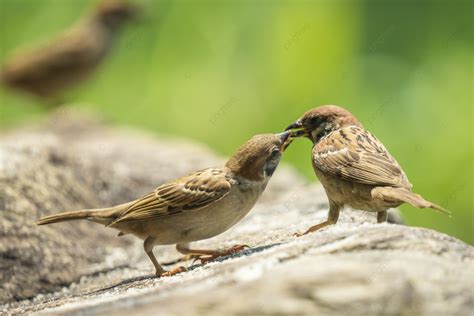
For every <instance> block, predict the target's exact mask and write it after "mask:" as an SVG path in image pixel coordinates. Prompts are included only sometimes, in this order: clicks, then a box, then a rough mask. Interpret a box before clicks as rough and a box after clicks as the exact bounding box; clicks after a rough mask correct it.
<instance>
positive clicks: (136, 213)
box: [37, 132, 291, 276]
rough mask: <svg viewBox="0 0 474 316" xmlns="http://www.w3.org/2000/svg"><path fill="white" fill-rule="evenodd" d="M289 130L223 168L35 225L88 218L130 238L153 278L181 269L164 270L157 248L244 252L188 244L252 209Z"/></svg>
mask: <svg viewBox="0 0 474 316" xmlns="http://www.w3.org/2000/svg"><path fill="white" fill-rule="evenodd" d="M289 134H290V133H289V132H284V133H281V134H262V135H256V136H254V137H252V138H251V139H250V140H248V141H247V142H246V143H244V144H243V145H242V146H241V147H240V148H239V149H238V150H237V151H236V152H235V154H234V155H233V156H232V157H230V158H229V160H227V162H226V163H225V165H224V166H222V167H217V168H208V169H203V170H200V171H196V172H194V173H192V174H190V175H187V176H184V177H182V178H179V179H176V180H174V181H170V182H168V183H165V184H163V185H160V186H159V187H157V188H156V189H155V190H154V191H153V192H151V193H150V194H147V195H145V196H144V197H142V198H139V199H137V200H134V201H131V202H128V203H124V204H121V205H117V206H113V207H110V208H101V209H90V210H80V211H71V212H64V213H59V214H56V215H50V216H46V217H43V218H40V219H39V220H38V221H37V224H38V225H45V224H51V223H57V222H63V221H70V220H78V219H87V220H89V221H92V222H95V223H99V224H103V225H105V226H107V227H111V228H115V229H117V230H119V234H118V236H122V235H125V234H131V235H134V236H136V237H138V238H140V239H142V240H144V243H143V247H144V250H145V252H146V254H147V255H148V257H149V258H150V260H151V262H152V263H153V265H154V266H155V273H156V275H157V276H170V275H173V274H176V273H179V272H182V271H184V270H185V269H184V268H183V267H178V268H176V269H174V270H172V271H168V272H167V271H165V270H164V269H163V268H162V267H161V265H160V264H159V263H158V261H157V260H156V258H155V256H154V254H153V247H154V246H155V245H172V244H176V249H177V251H178V252H180V253H182V254H185V255H202V256H210V257H212V258H217V257H220V256H225V255H228V254H230V253H234V252H236V251H239V250H241V249H243V248H244V246H241V245H236V246H234V247H231V248H229V249H227V250H221V251H219V250H207V249H192V248H190V245H189V243H190V242H193V241H198V240H202V239H207V238H211V237H213V236H216V235H218V234H221V233H223V232H225V231H226V230H228V229H229V228H231V227H232V226H234V225H235V224H236V223H237V222H239V221H240V220H241V219H242V218H243V217H244V216H245V215H246V214H247V213H248V212H249V211H250V210H251V209H252V208H253V206H254V205H255V203H256V202H257V200H258V198H259V197H260V195H261V194H262V193H263V191H264V190H265V187H266V186H267V183H268V181H269V180H270V178H271V176H272V175H273V173H274V172H275V169H276V168H277V166H278V163H279V162H280V158H281V155H282V153H283V151H284V150H285V149H286V147H287V146H288V145H289V143H290V142H291V140H290V138H289Z"/></svg>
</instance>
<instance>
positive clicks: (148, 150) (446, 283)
mask: <svg viewBox="0 0 474 316" xmlns="http://www.w3.org/2000/svg"><path fill="white" fill-rule="evenodd" d="M76 116H77V114H76V113H73V115H71V114H69V113H67V112H64V111H63V112H60V113H59V114H56V116H53V118H52V120H51V121H50V123H48V124H47V125H45V126H42V127H39V128H34V129H30V130H22V131H15V132H13V133H10V134H9V135H5V136H3V138H2V139H1V145H0V160H1V162H2V163H1V165H0V168H1V172H0V187H2V188H5V192H2V194H1V195H0V210H1V212H2V220H1V222H0V258H1V264H0V272H1V275H0V280H1V288H0V290H1V292H0V302H3V303H4V305H0V312H3V313H6V314H21V313H34V312H36V313H40V314H41V313H43V314H84V313H87V314H102V313H105V312H107V313H111V312H113V313H114V314H117V315H121V314H130V313H140V315H148V314H149V315H154V314H156V313H157V312H159V313H160V314H165V315H183V314H184V315H200V314H206V315H222V314H224V313H226V314H239V315H243V314H249V315H255V314H263V315H281V314H290V315H314V314H344V313H347V312H348V311H350V313H351V315H380V314H384V315H399V314H405V315H470V314H472V310H474V293H473V283H474V270H473V269H472V267H473V266H474V264H473V263H474V250H473V248H472V247H471V246H469V245H467V244H465V243H463V242H461V241H459V240H457V239H455V238H452V237H449V236H447V235H444V234H441V233H438V232H435V231H432V230H428V229H424V228H414V227H406V226H402V225H394V224H375V216H374V215H373V214H367V213H364V212H358V211H351V210H346V211H344V212H343V213H342V215H341V219H340V221H339V222H338V224H337V225H336V226H333V227H329V228H327V229H324V230H322V231H320V232H318V233H315V234H310V235H308V236H304V237H301V238H295V237H293V233H294V232H295V231H301V230H303V229H305V228H307V227H309V226H310V225H312V224H314V223H316V222H319V221H321V220H323V219H324V217H325V214H326V210H327V202H326V198H325V195H324V191H323V190H322V188H321V187H320V186H318V185H309V184H308V183H306V182H305V181H304V180H303V179H302V178H301V177H299V176H298V175H297V174H296V173H295V172H294V171H293V170H292V169H290V168H288V167H285V166H282V168H279V170H278V171H277V172H276V174H275V177H274V179H272V181H271V184H270V186H269V188H268V190H267V192H266V193H265V196H264V197H263V198H262V199H261V201H260V202H259V203H258V205H257V206H256V207H255V209H254V210H252V212H251V213H250V214H249V216H247V217H246V218H244V220H243V221H242V222H241V223H239V224H238V225H236V226H235V227H234V228H232V229H231V230H229V231H228V232H226V233H224V234H222V235H220V236H217V237H215V238H212V239H209V240H206V241H201V242H199V245H200V246H203V247H204V246H208V247H225V246H229V245H232V244H235V243H246V244H249V245H250V246H252V248H251V249H248V250H245V251H244V252H242V253H239V254H235V255H233V256H230V257H227V258H223V259H221V260H219V261H216V262H212V263H209V264H207V265H204V266H202V265H200V264H197V263H196V264H193V263H191V262H186V263H184V264H185V265H186V266H187V267H188V268H189V271H188V272H186V273H183V274H181V275H177V276H174V277H171V278H163V279H157V278H154V277H153V276H152V275H151V274H152V267H151V264H150V263H149V262H148V259H147V258H146V256H145V255H144V254H143V251H142V247H141V242H140V241H138V240H135V239H133V238H129V237H125V238H115V232H113V231H109V230H107V229H104V228H101V227H100V226H98V225H96V224H93V223H87V222H83V223H80V222H76V223H73V224H71V223H68V224H60V225H52V226H47V227H41V228H38V227H36V226H35V225H34V220H35V219H36V218H37V217H38V216H39V215H44V214H47V213H51V212H55V211H58V210H62V209H75V208H82V207H94V206H98V205H111V204H115V203H120V202H123V201H126V200H129V199H132V198H135V197H136V196H139V195H140V194H144V193H146V192H148V191H149V190H150V188H153V187H155V186H157V185H159V184H160V183H162V182H164V181H166V180H168V179H172V178H174V177H176V176H180V175H182V174H185V173H187V172H189V171H191V170H194V169H199V168H202V167H206V166H211V165H215V164H218V163H220V162H221V161H222V159H221V158H219V157H216V156H215V155H214V154H212V153H211V152H210V151H209V150H208V149H206V148H205V147H203V146H200V145H196V144H192V143H189V142H185V141H182V140H166V139H161V138H151V137H149V136H147V135H144V134H141V133H136V132H133V133H132V132H131V131H128V130H118V129H108V128H104V127H103V126H102V125H101V124H100V123H97V122H93V121H90V120H87V119H83V118H81V119H74V118H73V117H76ZM130 148H133V150H129V149H130ZM127 149H128V150H127ZM414 211H416V210H414ZM394 218H395V217H394ZM97 245H100V246H97ZM155 249H156V250H155V253H156V255H157V258H158V259H159V260H160V261H162V262H166V261H173V260H175V259H177V258H179V257H180V256H179V255H178V254H177V253H176V252H175V251H174V249H173V248H172V247H156V248H155ZM181 264H182V263H181ZM170 268H171V266H170Z"/></svg>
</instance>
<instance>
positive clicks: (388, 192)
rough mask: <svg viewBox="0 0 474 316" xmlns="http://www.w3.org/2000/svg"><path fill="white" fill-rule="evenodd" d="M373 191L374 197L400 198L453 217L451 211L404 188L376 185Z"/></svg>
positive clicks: (399, 199)
mask: <svg viewBox="0 0 474 316" xmlns="http://www.w3.org/2000/svg"><path fill="white" fill-rule="evenodd" d="M371 193H372V196H373V197H382V198H383V199H387V200H398V201H402V202H405V203H408V204H410V205H412V206H414V207H417V208H431V209H433V210H435V211H437V212H438V213H441V214H444V215H448V216H449V217H451V212H450V211H448V210H446V209H445V208H443V207H441V206H439V205H437V204H435V203H433V202H430V201H427V200H425V199H424V198H423V197H422V196H421V195H419V194H416V193H413V192H411V191H409V190H407V189H404V188H394V187H376V188H374V189H373V190H372V192H371Z"/></svg>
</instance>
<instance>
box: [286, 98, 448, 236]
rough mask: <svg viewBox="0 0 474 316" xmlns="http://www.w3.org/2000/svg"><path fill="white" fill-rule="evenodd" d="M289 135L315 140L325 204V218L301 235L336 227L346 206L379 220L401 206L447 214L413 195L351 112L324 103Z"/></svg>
mask: <svg viewBox="0 0 474 316" xmlns="http://www.w3.org/2000/svg"><path fill="white" fill-rule="evenodd" d="M286 131H291V137H293V138H296V137H301V136H304V137H307V138H309V139H310V140H311V141H312V142H313V150H312V164H313V169H314V171H315V173H316V176H317V177H318V178H319V180H320V181H321V183H322V185H323V187H324V189H325V191H326V195H327V197H328V200H329V213H328V217H327V220H326V221H324V222H322V223H320V224H317V225H314V226H312V227H310V228H309V229H308V230H307V231H306V232H305V233H303V234H301V233H297V234H296V235H298V236H301V235H305V234H308V233H310V232H314V231H317V230H319V229H321V228H323V227H326V226H328V225H332V224H335V223H336V222H337V220H338V217H339V212H340V210H341V209H343V207H344V206H350V207H352V208H354V209H358V210H364V211H369V212H377V222H379V223H380V222H384V221H386V220H387V210H388V209H389V208H393V207H398V206H399V205H401V204H403V203H408V204H411V205H412V206H414V207H417V208H432V209H434V210H436V211H439V212H441V213H445V214H448V215H449V212H448V211H447V210H445V209H444V208H442V207H441V206H439V205H436V204H434V203H432V202H430V201H427V200H425V199H424V198H423V197H422V196H420V195H418V194H416V193H413V192H412V187H413V186H412V184H411V183H410V182H409V181H408V178H407V176H406V174H405V172H404V171H403V169H402V168H401V167H400V165H399V163H398V162H397V161H396V160H395V158H393V157H392V155H390V153H389V152H388V151H387V149H386V148H385V147H384V145H383V144H382V143H381V142H380V141H379V140H378V139H377V138H376V137H375V136H374V135H372V134H371V133H370V132H368V131H367V130H366V129H365V128H364V126H363V125H362V124H361V123H360V122H359V121H358V120H357V118H355V117H354V116H353V115H352V114H351V113H350V112H349V111H347V110H345V109H343V108H342V107H339V106H336V105H324V106H320V107H317V108H314V109H312V110H309V111H308V112H306V113H305V114H304V115H303V116H302V117H301V118H300V119H298V120H296V121H295V122H294V123H292V124H291V125H289V126H288V127H287V128H286Z"/></svg>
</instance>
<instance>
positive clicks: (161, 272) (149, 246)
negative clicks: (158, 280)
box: [143, 237, 186, 277]
mask: <svg viewBox="0 0 474 316" xmlns="http://www.w3.org/2000/svg"><path fill="white" fill-rule="evenodd" d="M154 242H155V239H154V238H153V237H148V238H147V239H145V242H144V243H143V248H144V249H145V252H146V254H147V255H148V258H150V260H151V262H152V263H153V265H154V266H155V275H156V276H158V277H165V276H172V275H175V274H178V273H180V272H184V271H186V268H184V267H177V268H174V269H173V270H171V271H166V270H165V269H163V268H162V267H161V266H160V264H159V263H158V261H157V260H156V258H155V255H154V254H153V247H154V245H155V244H154Z"/></svg>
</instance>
